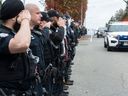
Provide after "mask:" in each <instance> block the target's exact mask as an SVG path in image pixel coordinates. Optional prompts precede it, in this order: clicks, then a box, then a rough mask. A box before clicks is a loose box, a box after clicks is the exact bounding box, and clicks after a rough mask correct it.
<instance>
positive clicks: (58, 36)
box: [50, 27, 64, 45]
mask: <svg viewBox="0 0 128 96" xmlns="http://www.w3.org/2000/svg"><path fill="white" fill-rule="evenodd" d="M63 38H64V28H63V27H59V28H58V29H57V32H52V34H50V39H51V40H52V41H53V43H54V44H55V45H59V44H60V43H61V42H62V40H63Z"/></svg>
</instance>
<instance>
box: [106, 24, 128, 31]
mask: <svg viewBox="0 0 128 96" xmlns="http://www.w3.org/2000/svg"><path fill="white" fill-rule="evenodd" d="M108 31H109V32H120V31H122V32H125V31H127V32H128V25H110V26H109V28H108Z"/></svg>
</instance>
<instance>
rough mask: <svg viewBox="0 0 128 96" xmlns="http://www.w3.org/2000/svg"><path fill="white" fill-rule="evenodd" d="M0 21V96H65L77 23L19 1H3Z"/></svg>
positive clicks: (53, 12) (75, 40)
mask: <svg viewBox="0 0 128 96" xmlns="http://www.w3.org/2000/svg"><path fill="white" fill-rule="evenodd" d="M0 20H1V22H2V23H1V25H0V96H67V95H68V92H66V91H64V90H66V89H68V86H67V85H73V80H70V75H71V71H72V70H71V65H73V64H74V63H73V59H74V56H75V53H76V46H77V45H78V38H80V36H81V35H85V34H86V33H82V32H83V31H82V28H80V23H79V22H76V21H73V20H72V17H71V16H70V15H69V14H63V15H62V14H60V13H58V12H57V11H56V10H53V9H51V10H48V11H47V12H41V11H40V10H39V8H38V6H37V5H36V4H26V5H23V3H22V2H21V1H20V0H5V1H4V2H3V4H2V5H1V9H0ZM83 30H84V29H83ZM80 33H82V34H80Z"/></svg>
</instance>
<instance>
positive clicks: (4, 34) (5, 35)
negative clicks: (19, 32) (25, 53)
mask: <svg viewBox="0 0 128 96" xmlns="http://www.w3.org/2000/svg"><path fill="white" fill-rule="evenodd" d="M7 36H9V35H8V34H7V33H0V38H3V37H7Z"/></svg>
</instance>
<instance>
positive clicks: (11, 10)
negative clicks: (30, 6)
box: [0, 0, 24, 20]
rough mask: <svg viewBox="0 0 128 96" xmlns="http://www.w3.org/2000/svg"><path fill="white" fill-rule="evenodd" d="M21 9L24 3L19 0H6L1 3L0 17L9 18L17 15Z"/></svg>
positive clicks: (2, 18)
mask: <svg viewBox="0 0 128 96" xmlns="http://www.w3.org/2000/svg"><path fill="white" fill-rule="evenodd" d="M22 10H24V5H23V3H22V1H21V0H6V1H4V2H3V4H2V5H1V9H0V19H1V20H7V19H11V18H13V17H15V16H17V15H18V14H19V13H20V12H21V11H22Z"/></svg>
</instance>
